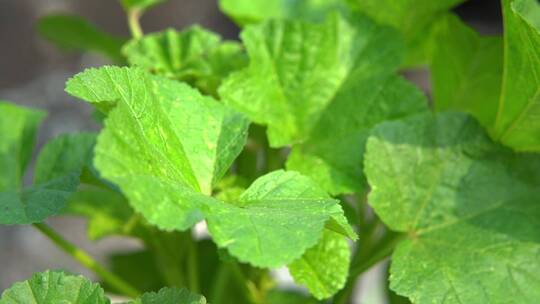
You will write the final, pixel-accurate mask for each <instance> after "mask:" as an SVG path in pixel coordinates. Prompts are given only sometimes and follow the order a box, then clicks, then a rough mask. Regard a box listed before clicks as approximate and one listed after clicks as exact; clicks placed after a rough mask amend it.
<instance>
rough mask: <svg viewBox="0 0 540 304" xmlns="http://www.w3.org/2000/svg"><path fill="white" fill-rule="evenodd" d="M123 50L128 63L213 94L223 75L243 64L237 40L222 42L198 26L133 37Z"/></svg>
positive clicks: (216, 36)
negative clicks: (139, 37)
mask: <svg viewBox="0 0 540 304" xmlns="http://www.w3.org/2000/svg"><path fill="white" fill-rule="evenodd" d="M124 53H125V54H126V56H127V59H128V61H129V63H130V64H131V65H134V66H140V67H142V68H144V69H146V70H148V71H151V72H153V73H156V74H158V75H162V76H167V77H169V78H173V79H177V80H181V81H186V82H188V83H190V84H192V85H194V86H196V87H197V88H199V89H200V90H201V91H203V92H205V93H209V94H213V95H216V90H217V87H218V86H219V84H220V83H221V80H222V79H223V78H225V77H226V76H227V75H228V74H229V73H230V72H231V71H233V70H236V69H239V68H241V67H243V66H244V65H245V56H244V54H243V52H242V47H241V45H240V44H239V43H237V42H233V41H221V37H219V35H217V34H215V33H213V32H210V31H207V30H205V29H203V28H201V27H199V26H193V27H190V28H188V29H186V30H183V31H182V32H176V31H174V30H167V31H164V32H161V33H155V34H149V35H146V36H144V37H143V38H141V39H135V40H132V41H130V42H129V43H128V44H127V45H126V46H125V47H124Z"/></svg>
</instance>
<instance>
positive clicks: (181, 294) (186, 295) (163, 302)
mask: <svg viewBox="0 0 540 304" xmlns="http://www.w3.org/2000/svg"><path fill="white" fill-rule="evenodd" d="M130 304H206V299H205V298H204V297H203V296H201V295H197V294H194V293H191V292H190V291H188V290H187V289H184V288H182V289H179V288H163V289H161V290H160V291H158V292H149V293H145V294H143V295H142V296H141V297H140V298H139V299H136V300H135V301H132V302H130Z"/></svg>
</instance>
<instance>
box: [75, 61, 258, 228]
mask: <svg viewBox="0 0 540 304" xmlns="http://www.w3.org/2000/svg"><path fill="white" fill-rule="evenodd" d="M66 90H67V91H68V92H69V93H70V94H72V95H74V96H77V97H79V98H82V99H85V100H88V101H90V102H93V103H97V104H98V106H99V105H100V104H101V103H102V102H105V103H107V104H108V107H110V106H111V104H114V103H115V101H118V105H117V106H116V108H115V109H114V110H113V111H112V112H111V113H110V115H109V117H108V118H107V120H106V121H105V129H104V130H103V131H102V133H101V134H100V136H99V139H98V144H97V146H96V151H95V153H96V157H95V165H96V167H97V168H98V169H99V170H100V172H101V174H102V175H103V176H104V177H105V178H107V179H108V180H110V181H112V182H114V183H116V184H118V185H119V186H120V188H121V189H122V191H123V192H124V194H125V195H126V196H127V197H128V199H129V201H130V203H131V204H132V206H133V207H134V208H135V210H137V211H138V212H140V213H142V214H143V215H144V216H145V217H146V219H147V220H148V221H149V222H151V223H153V224H155V225H158V226H159V227H161V228H163V229H180V230H185V229H187V228H189V227H191V226H192V225H193V224H194V223H196V222H198V221H199V220H201V219H202V214H201V213H200V211H199V206H200V204H202V203H204V202H205V201H208V200H209V199H210V198H209V197H207V196H205V195H204V194H206V195H209V194H210V193H211V191H212V187H213V185H215V183H216V182H217V181H218V180H219V179H220V178H221V177H222V176H223V175H224V174H225V172H226V170H227V169H228V168H229V166H230V165H231V163H232V162H233V161H234V159H235V158H236V156H237V155H238V153H240V150H241V149H242V147H243V145H244V143H245V140H246V135H247V128H248V124H249V122H248V121H247V119H245V118H244V117H243V116H242V115H240V114H238V113H236V112H234V111H232V110H230V109H229V108H227V107H225V106H223V105H221V104H220V103H218V102H216V101H215V100H213V99H212V98H210V97H204V96H202V95H201V94H200V93H199V92H197V91H196V90H194V89H192V88H190V87H189V86H187V85H185V84H181V83H178V82H175V81H171V80H167V79H165V78H159V77H154V76H151V75H150V74H148V73H146V72H144V71H143V70H141V69H134V68H114V67H104V68H101V69H97V70H96V69H90V70H87V71H85V72H83V73H81V74H79V75H77V76H75V77H74V78H73V79H71V80H70V81H69V82H68V84H67V89H66ZM143 113H144V115H143ZM173 122H174V123H173Z"/></svg>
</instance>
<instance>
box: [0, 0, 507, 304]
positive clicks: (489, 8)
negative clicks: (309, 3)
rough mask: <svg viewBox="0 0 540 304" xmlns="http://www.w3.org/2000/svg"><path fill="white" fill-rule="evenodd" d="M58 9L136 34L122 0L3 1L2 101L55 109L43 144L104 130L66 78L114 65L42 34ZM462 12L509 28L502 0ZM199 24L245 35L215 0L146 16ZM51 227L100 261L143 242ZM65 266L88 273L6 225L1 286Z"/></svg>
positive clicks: (176, 3) (148, 24)
mask: <svg viewBox="0 0 540 304" xmlns="http://www.w3.org/2000/svg"><path fill="white" fill-rule="evenodd" d="M433 1H437V0H433ZM58 12H65V13H70V14H75V15H81V16H84V17H85V18H87V19H88V20H90V21H91V22H92V23H94V24H96V25H97V26H98V27H99V28H100V29H102V30H105V31H107V32H110V33H113V34H115V35H119V36H124V37H128V36H129V31H128V28H127V25H126V20H125V15H124V12H123V11H122V8H121V6H120V4H119V3H118V1H113V0H0V99H3V100H9V101H12V102H15V103H17V104H19V105H27V106H32V107H38V108H43V109H46V110H47V111H48V112H49V116H48V119H47V120H46V121H45V124H44V126H43V128H42V129H41V130H40V133H39V143H38V145H42V144H43V142H44V141H46V140H47V139H49V138H51V137H53V136H55V135H57V134H59V133H65V132H74V131H80V130H95V129H97V125H95V124H94V123H93V120H92V119H91V118H90V113H91V109H90V107H89V106H88V105H86V104H85V103H82V102H77V101H75V100H73V99H72V98H70V97H69V96H68V95H67V94H66V93H64V91H63V89H64V83H65V81H66V79H67V78H69V77H70V76H72V75H73V74H75V73H77V72H79V71H81V70H83V69H84V68H86V67H89V66H100V65H103V64H106V63H107V62H106V61H104V59H102V58H101V57H99V56H97V55H92V54H78V53H64V52H61V51H59V50H58V49H57V48H56V47H54V46H53V45H51V44H49V43H48V42H46V41H44V40H43V39H41V38H40V37H39V36H38V35H37V33H36V31H35V23H36V21H37V19H38V18H39V17H40V16H44V15H47V14H50V13H58ZM456 12H457V13H458V14H459V15H460V16H461V17H462V18H463V19H464V20H465V21H467V22H468V23H469V24H471V25H472V26H473V27H475V28H476V29H478V30H479V31H480V32H481V33H484V34H500V33H501V32H502V25H501V18H502V17H501V13H500V2H499V1H498V0H471V1H468V2H466V3H465V4H463V5H461V6H460V7H458V8H457V9H456ZM192 23H197V24H200V25H202V26H204V27H207V28H209V29H211V30H214V31H216V32H218V33H220V34H222V35H223V36H224V37H225V38H229V39H235V38H236V37H237V34H238V28H237V27H236V26H235V25H234V24H233V23H232V22H230V21H229V20H228V19H227V18H226V17H225V16H224V15H222V14H221V13H220V12H219V10H218V7H217V3H216V0H170V1H169V2H167V3H165V4H163V5H160V6H158V7H156V8H154V9H152V10H150V11H149V12H148V13H147V14H146V15H145V16H144V17H143V19H142V27H143V29H144V30H145V32H153V31H159V30H162V29H165V28H167V27H172V28H176V29H181V28H183V27H185V26H187V25H190V24H192ZM407 75H408V77H409V78H411V80H413V81H415V82H416V83H418V85H420V86H421V87H422V88H423V89H424V90H426V91H427V93H428V94H429V77H428V75H427V73H425V71H424V72H422V71H420V72H418V71H417V72H414V73H408V74H407ZM0 114H1V113H0ZM50 224H51V225H53V226H54V227H55V228H57V229H58V230H59V231H61V233H63V234H64V235H65V236H66V237H67V238H68V239H69V240H71V241H73V242H75V243H77V244H79V245H81V247H83V248H85V249H87V250H88V251H89V252H91V253H92V254H94V255H95V256H97V257H98V258H100V259H103V257H104V256H105V253H106V252H111V251H114V250H119V249H126V248H136V247H138V244H136V243H133V242H130V241H128V240H123V239H114V238H113V239H107V240H104V241H100V242H98V243H89V242H88V241H86V239H85V236H84V235H85V225H84V222H83V221H82V220H80V219H76V218H61V219H60V218H58V219H53V220H51V221H50ZM60 267H66V268H68V269H71V270H73V271H80V272H81V273H84V274H87V275H88V274H89V273H88V272H85V271H84V269H82V268H80V267H79V266H78V265H77V264H75V263H74V262H72V261H71V259H70V258H67V257H66V256H65V255H64V254H63V253H61V252H59V251H58V250H57V249H56V248H55V247H54V246H53V245H51V244H50V243H49V242H48V241H47V240H46V239H44V238H43V237H41V235H39V234H38V233H37V232H35V231H34V230H32V228H31V227H3V226H0V291H2V290H3V289H5V288H7V287H9V286H10V285H11V284H12V283H13V282H14V281H18V280H21V279H25V278H26V277H28V276H30V275H31V274H32V273H33V272H36V271H42V270H45V269H48V268H53V269H54V268H60ZM366 303H367V302H366ZM375 303H377V302H375Z"/></svg>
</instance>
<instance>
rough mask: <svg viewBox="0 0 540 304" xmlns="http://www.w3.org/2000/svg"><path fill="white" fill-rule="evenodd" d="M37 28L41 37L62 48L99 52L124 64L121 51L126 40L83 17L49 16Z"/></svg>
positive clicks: (40, 20)
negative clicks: (102, 29)
mask: <svg viewBox="0 0 540 304" xmlns="http://www.w3.org/2000/svg"><path fill="white" fill-rule="evenodd" d="M37 28H38V31H39V33H40V34H41V36H43V37H44V38H45V39H47V40H49V41H51V42H52V43H54V44H56V45H57V46H58V47H60V48H63V49H67V50H81V51H92V52H97V53H100V54H102V55H104V56H106V57H108V58H110V59H111V60H114V61H115V62H119V63H122V62H124V57H123V56H122V54H121V52H120V50H121V48H122V45H123V44H124V42H125V39H122V38H119V37H115V36H112V35H110V34H108V33H105V32H103V31H101V30H99V29H97V28H96V27H95V26H94V25H93V24H91V23H90V22H88V21H87V20H85V19H83V18H82V17H79V16H71V15H48V16H45V17H42V18H40V19H39V21H38V24H37Z"/></svg>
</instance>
